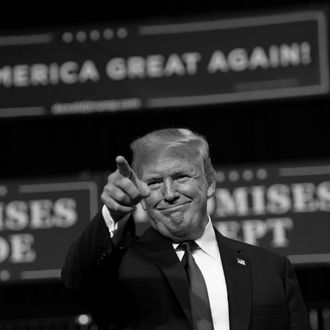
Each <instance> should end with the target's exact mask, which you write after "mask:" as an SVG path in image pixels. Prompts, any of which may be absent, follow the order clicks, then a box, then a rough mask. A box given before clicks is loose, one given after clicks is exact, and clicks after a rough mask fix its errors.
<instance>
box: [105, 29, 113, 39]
mask: <svg viewBox="0 0 330 330" xmlns="http://www.w3.org/2000/svg"><path fill="white" fill-rule="evenodd" d="M103 37H104V39H108V40H110V39H112V38H113V31H112V30H111V29H105V30H104V31H103Z"/></svg>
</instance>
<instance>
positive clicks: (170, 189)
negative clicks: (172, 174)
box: [163, 178, 179, 202]
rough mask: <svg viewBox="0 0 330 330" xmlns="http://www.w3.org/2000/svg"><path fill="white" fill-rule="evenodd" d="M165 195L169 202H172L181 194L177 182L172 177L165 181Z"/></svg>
mask: <svg viewBox="0 0 330 330" xmlns="http://www.w3.org/2000/svg"><path fill="white" fill-rule="evenodd" d="M163 195H164V200H165V201H167V202H171V201H173V200H174V199H176V198H177V197H178V196H179V194H178V192H177V190H176V186H175V183H174V182H173V180H172V179H170V178H166V179H165V180H164V182H163Z"/></svg>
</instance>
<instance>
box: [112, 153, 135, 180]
mask: <svg viewBox="0 0 330 330" xmlns="http://www.w3.org/2000/svg"><path fill="white" fill-rule="evenodd" d="M116 164H117V169H118V171H119V173H120V174H121V175H122V176H125V177H127V178H129V179H131V178H132V176H133V170H132V169H131V167H130V166H129V164H128V162H127V160H126V159H125V157H123V156H117V157H116Z"/></svg>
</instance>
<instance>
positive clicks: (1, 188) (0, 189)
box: [0, 186, 8, 196]
mask: <svg viewBox="0 0 330 330" xmlns="http://www.w3.org/2000/svg"><path fill="white" fill-rule="evenodd" d="M7 193H8V189H7V187H6V186H0V196H5V195H7Z"/></svg>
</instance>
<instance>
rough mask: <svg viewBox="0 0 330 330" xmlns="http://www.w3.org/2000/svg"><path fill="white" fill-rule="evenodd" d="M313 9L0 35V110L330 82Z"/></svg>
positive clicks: (178, 102) (203, 97) (174, 103)
mask: <svg viewBox="0 0 330 330" xmlns="http://www.w3.org/2000/svg"><path fill="white" fill-rule="evenodd" d="M327 40H328V37H327V17H326V14H325V12H323V11H321V10H313V11H297V12H290V13H280V14H273V15H263V16H257V17H242V18H232V19H208V20H195V21H189V22H187V21H185V22H175V23H171V24H156V25H152V24H149V25H143V24H142V25H125V26H124V25H122V26H107V25H102V26H101V25H97V26H81V27H77V28H72V29H62V30H52V31H37V32H33V33H30V34H26V33H24V35H23V34H22V35H17V34H15V35H14V34H7V35H0V50H1V51H0V96H1V97H0V117H13V116H38V115H66V114H87V113H96V112H114V111H124V110H131V111H132V110H137V109H140V108H143V109H155V108H171V107H178V106H189V105H204V104H218V103H223V102H237V101H247V100H259V99H269V98H283V97H296V96H306V95H317V94H325V93H328V92H329V72H328V54H327V53H328V45H327Z"/></svg>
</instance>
